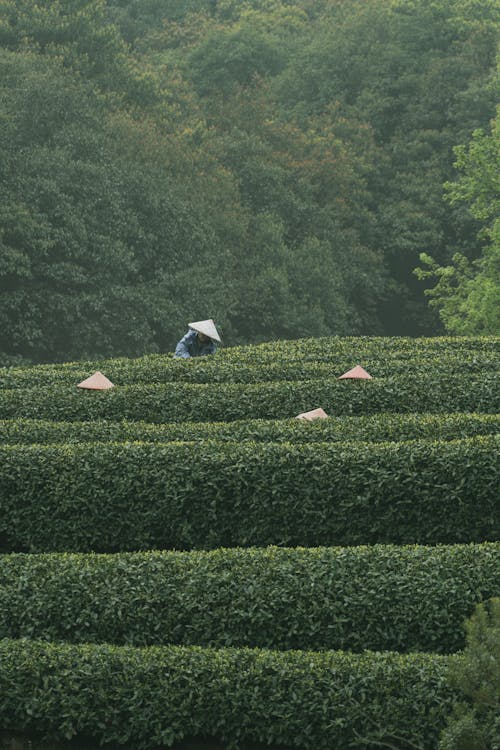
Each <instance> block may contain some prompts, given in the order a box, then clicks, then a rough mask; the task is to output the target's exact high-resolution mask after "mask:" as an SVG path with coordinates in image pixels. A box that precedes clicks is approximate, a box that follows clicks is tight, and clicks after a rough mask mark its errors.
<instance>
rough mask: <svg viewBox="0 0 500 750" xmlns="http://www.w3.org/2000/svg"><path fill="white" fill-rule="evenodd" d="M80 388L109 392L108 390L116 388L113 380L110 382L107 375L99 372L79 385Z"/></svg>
mask: <svg viewBox="0 0 500 750" xmlns="http://www.w3.org/2000/svg"><path fill="white" fill-rule="evenodd" d="M78 388H88V389H89V390H91V391H107V390H108V388H114V385H113V383H112V382H111V380H108V378H107V377H106V375H103V374H102V372H99V370H97V372H94V374H93V375H91V376H90V378H87V379H86V380H82V382H81V383H78Z"/></svg>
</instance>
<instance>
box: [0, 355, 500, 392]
mask: <svg viewBox="0 0 500 750" xmlns="http://www.w3.org/2000/svg"><path fill="white" fill-rule="evenodd" d="M353 357H354V358H353ZM355 357H356V355H351V356H350V357H349V358H346V355H345V354H344V355H342V358H339V359H333V360H328V361H315V360H310V359H305V358H297V359H287V358H285V359H279V358H276V359H274V358H273V357H269V359H268V361H265V360H264V361H262V362H259V361H257V362H252V361H250V362H247V361H245V355H243V360H242V361H241V362H239V361H238V357H237V356H235V355H233V356H232V357H229V356H228V357H224V358H223V357H220V356H219V355H217V356H216V357H203V358H202V357H200V358H198V359H188V360H184V359H173V358H172V357H171V356H159V355H153V356H147V357H141V358H140V359H114V360H108V361H104V362H93V363H90V362H89V363H88V364H84V363H75V364H69V365H39V366H34V367H30V368H11V369H9V370H3V371H0V387H1V388H33V387H36V386H43V387H45V388H48V387H50V386H56V385H59V386H62V385H65V386H68V387H74V386H76V385H77V384H78V383H79V382H81V381H82V380H84V379H85V378H87V377H88V376H89V375H91V374H92V373H93V372H95V371H96V370H100V371H102V372H104V373H105V374H106V376H107V377H108V378H109V379H110V380H111V381H112V382H113V383H114V384H115V385H116V386H123V385H133V384H137V383H176V382H179V383H182V382H185V383H261V382H277V381H282V380H316V379H325V378H327V379H334V378H337V377H339V376H340V375H342V374H343V373H345V372H347V371H348V370H350V369H351V368H352V367H353V366H354V365H356V364H361V365H362V366H363V367H364V368H365V370H367V371H368V372H369V373H370V374H371V375H372V376H373V377H374V378H381V377H384V378H385V377H394V376H396V375H397V376H399V377H402V378H405V377H407V376H408V375H410V376H411V377H414V376H415V375H419V376H432V377H435V378H446V377H448V376H449V375H452V376H453V375H458V374H460V375H463V376H467V375H474V374H478V373H484V372H487V371H490V372H498V370H499V366H500V356H499V355H497V354H496V353H493V352H487V353H484V354H481V353H475V352H474V353H470V352H464V353H463V354H455V353H453V354H447V353H446V354H444V355H441V356H440V355H436V354H434V353H433V354H432V355H428V356H422V357H415V356H409V355H408V354H398V353H392V354H391V356H385V355H384V356H379V357H373V356H369V355H365V356H363V355H361V357H360V359H356V358H355ZM360 360H361V361H360Z"/></svg>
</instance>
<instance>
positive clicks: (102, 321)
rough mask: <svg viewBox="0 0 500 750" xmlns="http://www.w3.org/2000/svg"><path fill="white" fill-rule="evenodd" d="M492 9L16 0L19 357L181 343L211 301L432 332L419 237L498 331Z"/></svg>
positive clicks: (315, 319)
mask: <svg viewBox="0 0 500 750" xmlns="http://www.w3.org/2000/svg"><path fill="white" fill-rule="evenodd" d="M498 28H499V12H498V6H497V5H496V3H495V2H493V0H477V2H474V3H470V2H467V1H466V0H439V1H437V0H436V1H435V2H406V1H405V2H399V1H398V2H389V0H375V1H374V2H373V3H370V4H365V3H358V2H356V1H355V0H352V1H351V2H349V3H337V2H328V1H327V0H322V1H321V2H319V1H316V2H314V3H313V2H311V0H293V2H290V1H287V2H285V1H284V0H251V1H250V0H248V1H247V2H239V0H238V2H235V0H206V1H204V2H192V1H191V0H182V1H179V0H176V2H175V3H174V2H167V1H166V0H163V1H162V2H159V1H158V0H70V1H69V2H62V1H60V0H57V1H56V2H52V1H51V2H49V1H48V0H41V1H40V2H36V3H35V2H34V0H21V2H12V0H0V66H1V69H2V70H1V73H2V76H1V80H0V121H1V123H2V128H1V130H0V167H1V176H0V196H1V203H0V205H1V209H0V289H1V290H2V295H1V300H0V323H1V329H0V330H1V331H2V333H1V334H0V356H1V357H2V361H3V362H12V363H15V362H16V361H17V362H20V361H25V360H33V361H43V360H47V359H65V358H66V359H67V358H70V357H78V358H80V357H85V356H105V355H112V354H128V355H134V354H138V353H142V352H145V351H155V350H157V349H170V348H172V347H173V345H174V344H175V341H176V339H178V338H179V337H180V335H181V334H182V332H183V331H184V330H185V325H186V323H187V321H188V320H191V319H194V318H197V317H202V318H203V317H216V318H217V322H218V325H220V326H221V328H222V329H223V332H224V334H225V338H226V340H230V341H231V342H233V343H237V342H242V341H249V340H250V341H252V340H253V341H257V340H262V339H271V338H276V337H281V336H285V337H288V338H290V337H298V336H301V335H311V336H318V335H322V334H343V335H347V334H381V333H386V334H387V333H394V334H402V333H404V334H422V333H436V332H439V330H440V327H441V325H442V324H441V322H440V320H439V317H438V316H437V314H436V313H435V312H433V311H432V309H431V310H430V311H429V308H428V305H427V304H426V298H425V295H424V294H423V289H422V284H421V283H419V281H417V279H416V278H415V276H414V274H413V273H412V270H413V268H414V267H415V265H416V264H417V262H418V258H419V256H420V254H421V253H424V252H425V253H427V254H428V255H429V256H432V258H434V259H435V263H436V266H435V268H434V271H436V269H445V271H446V272H445V273H444V272H443V274H442V281H441V282H440V284H441V286H440V285H439V284H438V286H437V287H436V289H435V290H432V295H431V296H433V301H434V302H436V301H438V300H439V299H444V298H445V297H446V298H447V295H448V291H449V290H448V291H446V290H447V289H448V287H449V288H450V289H451V288H453V289H455V287H456V290H458V291H457V292H456V293H455V292H454V294H455V296H454V301H453V302H449V303H447V304H446V305H444V304H443V305H441V304H440V303H439V304H437V306H438V307H441V319H442V321H443V322H444V324H445V325H446V326H448V327H449V329H450V330H452V331H457V332H464V331H465V332H466V331H485V332H487V331H493V327H494V326H495V325H496V323H495V317H494V315H493V316H492V314H491V308H492V305H494V304H495V303H494V302H491V303H488V305H487V307H488V310H489V311H490V312H486V311H485V300H488V299H489V298H493V297H494V295H495V285H496V284H497V280H498V257H497V256H498V253H497V251H496V249H495V248H496V247H497V244H498V231H499V230H498V227H497V226H496V225H495V223H494V221H493V213H491V214H490V215H489V218H488V217H486V218H485V216H484V211H485V210H487V209H486V208H485V207H484V206H483V204H482V203H481V201H482V198H480V195H481V196H482V195H483V192H484V190H489V191H490V194H492V190H493V187H494V175H495V169H496V168H497V163H496V162H495V159H496V158H497V156H498V151H497V150H496V151H495V139H498V128H497V127H496V126H495V127H496V129H495V130H493V131H492V133H491V135H486V134H485V133H486V128H487V127H488V121H489V120H490V119H491V118H492V117H493V115H494V107H495V103H496V98H497V88H495V86H494V85H492V81H493V80H494V63H495V50H496V44H497V35H498ZM473 131H477V132H476V135H474V136H473V137H472V138H471V134H472V132H473ZM480 133H483V134H482V135H481V134H480ZM497 142H498V140H497V141H496V143H497ZM457 144H463V148H462V150H461V151H460V150H459V151H458V152H457V153H456V157H455V158H457V159H458V168H459V170H460V171H461V174H462V177H461V178H460V179H459V180H458V181H456V180H455V182H453V180H454V179H455V177H456V173H455V172H454V169H455V167H454V166H453V159H454V157H453V147H454V146H456V145H457ZM478 160H479V161H478ZM481 160H482V161H481ZM474 164H475V165H476V171H474V168H473V165H474ZM485 165H487V169H485ZM479 172H481V175H482V176H481V183H482V187H481V188H479V187H478V186H479V182H480V180H479V177H478V176H476V175H478V174H479ZM488 175H489V177H488ZM488 180H489V182H488V185H489V187H488V186H486V182H487V181H488ZM445 181H448V183H450V185H452V187H451V188H450V189H449V190H450V192H449V196H450V199H449V200H448V201H444V200H443V189H442V186H443V182H445ZM453 186H454V187H453ZM476 188H477V190H479V191H480V192H477V190H476ZM497 188H498V185H496V188H495V189H497ZM474 190H476V192H474ZM481 191H483V192H481ZM471 195H474V196H476V197H474V198H471V197H470V196H471ZM471 201H473V203H472V205H471V210H470V211H469V210H468V208H467V206H466V204H468V203H470V202H471ZM474 201H475V202H474ZM478 201H479V203H478ZM490 209H491V211H492V210H493V207H490ZM481 222H482V223H485V222H486V223H488V222H489V223H488V232H489V234H488V237H487V238H486V239H487V241H488V242H489V243H490V245H489V247H488V248H487V249H486V250H485V251H484V257H483V258H482V259H481V260H479V261H477V259H478V257H479V256H480V254H481V247H482V245H481V243H482V242H484V239H485V237H486V235H485V234H484V233H483V237H482V238H479V239H478V238H477V236H476V235H477V230H478V226H479V224H480V223H481ZM495 238H496V239H495ZM456 253H459V254H460V255H461V256H463V258H465V259H467V261H466V260H460V261H459V264H461V265H460V268H463V269H465V268H467V269H468V270H466V271H463V272H462V271H456V272H454V273H455V277H454V278H455V280H454V281H453V280H452V279H451V276H450V271H449V268H450V267H451V266H450V264H451V260H452V257H453V255H454V254H456ZM476 262H477V265H475V264H476ZM468 263H469V264H471V265H467V264H468ZM457 268H458V267H457ZM439 272H440V271H439ZM457 274H458V275H457ZM457 279H462V280H461V281H460V280H459V281H457ZM463 279H465V281H464V280H463ZM443 284H445V286H446V285H448V286H446V289H445V288H444V287H443ZM443 289H444V291H443ZM463 305H465V306H466V308H467V312H466V313H464V311H463V309H462V307H463ZM453 306H454V308H453V311H452V307H453ZM455 308H456V309H455ZM472 310H473V311H474V312H471V311H472ZM450 311H451V312H450ZM465 319H466V321H467V323H466V324H465V323H464V320H465ZM455 320H460V321H461V323H460V325H458V324H455V322H454V321H455ZM474 321H475V322H474ZM454 326H455V327H454Z"/></svg>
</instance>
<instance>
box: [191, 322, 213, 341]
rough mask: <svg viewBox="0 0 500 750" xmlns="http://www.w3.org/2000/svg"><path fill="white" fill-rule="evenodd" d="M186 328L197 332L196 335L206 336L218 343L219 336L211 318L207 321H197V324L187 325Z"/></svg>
mask: <svg viewBox="0 0 500 750" xmlns="http://www.w3.org/2000/svg"><path fill="white" fill-rule="evenodd" d="M188 326H189V327H190V328H192V329H193V331H198V333H204V334H205V336H208V337H209V338H210V339H212V340H213V341H219V342H220V340H221V339H220V336H219V334H218V333H217V328H216V327H215V323H214V321H213V320H212V318H209V320H198V322H197V323H188Z"/></svg>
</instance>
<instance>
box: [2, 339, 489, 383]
mask: <svg viewBox="0 0 500 750" xmlns="http://www.w3.org/2000/svg"><path fill="white" fill-rule="evenodd" d="M499 357H500V337H493V336H491V337H460V338H450V337H434V338H417V339H414V338H399V337H369V336H356V337H337V336H331V337H323V338H311V339H298V340H295V341H286V340H284V341H271V342H268V343H265V344H259V345H250V346H237V347H222V348H221V349H219V351H218V352H217V356H216V357H215V358H214V357H203V358H200V359H198V360H194V361H191V362H189V363H185V362H182V361H179V360H176V361H175V362H174V359H173V353H172V352H169V353H165V354H153V355H146V356H144V357H140V358H138V359H128V358H125V357H121V358H113V359H103V360H91V361H89V360H87V361H80V362H66V363H64V364H58V365H57V364H51V365H39V366H30V367H15V368H13V367H10V368H8V367H2V368H0V385H1V386H2V387H15V386H14V385H12V383H13V382H14V383H15V382H16V381H17V379H18V378H23V377H29V374H30V373H31V377H33V378H36V382H37V383H38V382H40V384H43V383H44V382H45V381H44V377H45V378H47V377H52V376H53V377H57V376H58V375H59V376H60V377H63V378H65V377H67V376H69V377H71V376H72V374H73V375H75V373H76V376H79V375H81V376H82V377H85V376H86V375H88V374H90V373H91V372H93V371H94V370H106V371H108V370H109V372H112V373H113V374H115V373H116V376H117V377H118V375H122V374H123V375H124V376H126V374H127V373H128V372H129V371H130V370H132V371H133V370H137V372H138V373H140V372H141V371H143V372H148V371H158V372H160V373H163V371H164V370H165V368H166V369H171V370H172V372H173V373H174V377H175V376H176V375H175V373H179V372H182V371H183V367H184V368H186V366H187V369H185V370H184V371H185V372H188V373H193V371H194V372H198V373H199V377H203V375H202V373H203V371H204V370H205V369H208V370H210V369H211V368H212V367H214V360H216V362H217V366H216V367H222V366H224V365H227V364H230V365H233V366H237V367H240V366H242V365H247V366H248V365H257V366H259V365H270V366H271V367H276V366H288V365H291V364H293V363H294V362H295V363H296V364H297V365H300V364H304V363H315V362H316V363H322V362H323V363H330V364H331V365H332V366H333V367H335V368H339V369H340V370H341V365H342V367H343V366H345V367H346V369H350V367H352V366H353V364H362V365H366V364H369V365H371V364H372V363H373V366H375V365H377V366H382V365H383V364H384V363H385V362H388V363H392V364H393V365H395V366H398V365H400V364H401V363H403V364H404V362H406V361H408V360H409V359H411V360H412V361H414V362H415V363H418V362H422V363H423V362H426V363H427V364H428V365H429V366H431V367H439V363H440V362H443V361H445V360H446V359H448V358H451V359H453V358H456V359H457V360H458V363H460V362H462V363H464V362H465V363H467V365H471V366H472V365H474V363H482V364H483V365H484V366H485V367H487V366H488V363H490V364H491V365H494V364H495V363H496V367H498V358H499ZM360 360H365V362H363V361H360ZM342 363H344V364H342ZM335 374H337V375H340V374H342V371H340V372H337V369H336V370H335ZM374 374H377V375H378V376H381V373H378V372H377V373H374ZM162 377H164V376H163V375H162ZM38 378H40V381H38ZM268 379H271V378H268ZM280 379H283V378H282V377H280ZM27 382H28V381H26V382H25V385H27ZM32 382H34V381H32ZM135 382H137V381H135Z"/></svg>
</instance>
